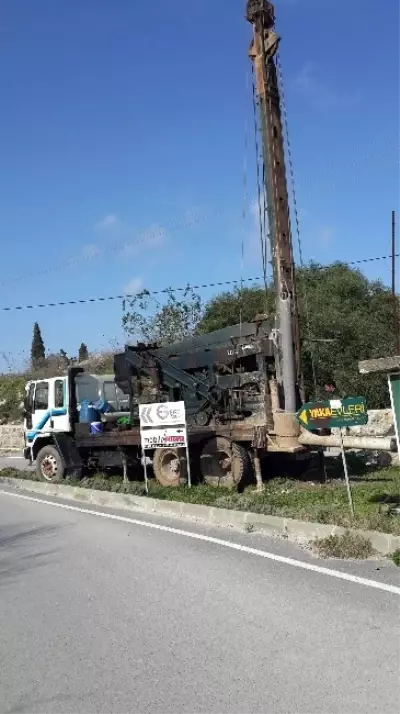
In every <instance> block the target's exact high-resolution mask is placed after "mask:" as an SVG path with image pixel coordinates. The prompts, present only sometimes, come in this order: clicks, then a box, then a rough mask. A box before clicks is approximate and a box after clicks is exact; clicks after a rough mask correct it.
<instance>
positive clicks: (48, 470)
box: [40, 454, 58, 481]
mask: <svg viewBox="0 0 400 714" xmlns="http://www.w3.org/2000/svg"><path fill="white" fill-rule="evenodd" d="M40 470H41V472H42V476H43V478H44V479H46V481H54V480H55V479H56V478H57V474H58V465H57V459H56V458H55V456H52V455H51V454H47V455H46V456H45V457H44V459H43V460H42V463H41V464H40Z"/></svg>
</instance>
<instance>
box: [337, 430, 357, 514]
mask: <svg viewBox="0 0 400 714" xmlns="http://www.w3.org/2000/svg"><path fill="white" fill-rule="evenodd" d="M339 432H340V450H341V452H342V462H343V471H344V478H345V481H346V488H347V495H348V498H349V506H350V512H351V515H352V516H353V518H354V504H353V495H352V493H351V488H350V479H349V472H348V469H347V461H346V454H345V452H344V444H343V430H342V429H339Z"/></svg>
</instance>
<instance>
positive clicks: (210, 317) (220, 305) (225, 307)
mask: <svg viewBox="0 0 400 714" xmlns="http://www.w3.org/2000/svg"><path fill="white" fill-rule="evenodd" d="M259 314H267V315H274V314H275V296H274V293H273V291H272V289H268V290H267V291H266V290H265V288H260V287H255V286H254V287H251V288H247V287H245V288H242V289H240V288H239V287H236V288H234V289H233V290H227V291H225V292H223V293H220V294H219V295H216V296H215V297H214V298H211V300H210V301H209V302H208V303H207V304H206V305H205V307H204V311H203V316H202V318H201V320H200V322H199V324H198V326H197V332H198V333H199V334H205V333H207V332H213V331H214V330H220V329H222V328H223V327H229V326H230V325H237V324H238V323H239V322H240V321H242V322H250V321H251V320H254V318H255V317H256V315H259Z"/></svg>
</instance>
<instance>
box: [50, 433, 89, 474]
mask: <svg viewBox="0 0 400 714" xmlns="http://www.w3.org/2000/svg"><path fill="white" fill-rule="evenodd" d="M52 436H53V441H54V444H55V446H56V447H57V449H58V452H59V454H60V456H61V458H62V460H63V461H64V464H65V472H66V473H67V474H68V476H75V478H80V477H81V474H82V467H83V463H82V459H81V457H80V453H79V451H78V449H77V448H76V445H75V442H74V440H73V439H72V438H71V437H70V436H68V435H67V434H63V433H57V432H53V434H52Z"/></svg>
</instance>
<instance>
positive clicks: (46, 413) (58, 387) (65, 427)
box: [24, 376, 71, 448]
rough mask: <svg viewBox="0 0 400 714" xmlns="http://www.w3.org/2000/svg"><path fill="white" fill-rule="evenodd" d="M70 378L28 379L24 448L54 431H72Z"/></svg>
mask: <svg viewBox="0 0 400 714" xmlns="http://www.w3.org/2000/svg"><path fill="white" fill-rule="evenodd" d="M67 382H68V377H66V376H65V377H51V378H50V379H42V380H38V381H31V382H28V384H27V385H26V392H25V410H24V435H25V447H27V448H30V447H31V446H32V444H33V443H34V442H35V440H36V439H38V438H43V436H45V435H49V434H52V433H53V432H64V433H65V432H69V431H70V430H71V426H70V418H69V414H68V401H69V400H68V384H67Z"/></svg>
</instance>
